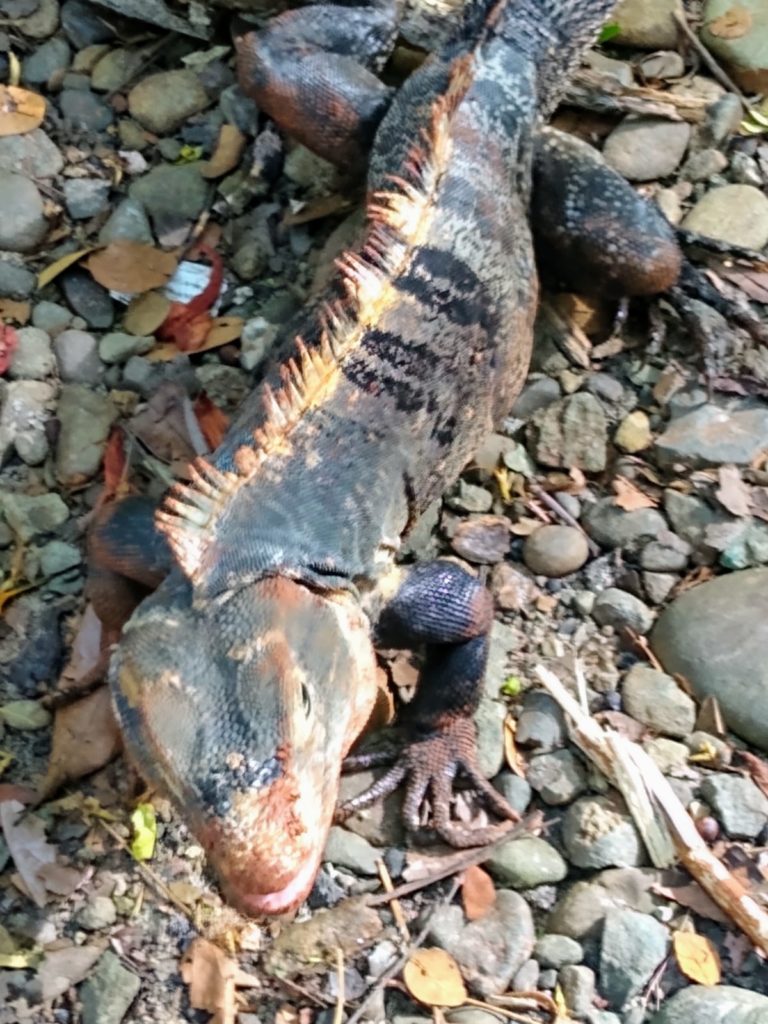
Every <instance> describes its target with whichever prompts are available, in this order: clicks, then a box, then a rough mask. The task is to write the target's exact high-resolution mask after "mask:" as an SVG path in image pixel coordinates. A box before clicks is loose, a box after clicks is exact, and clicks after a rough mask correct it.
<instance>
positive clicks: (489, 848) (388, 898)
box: [347, 814, 541, 1024]
mask: <svg viewBox="0 0 768 1024" xmlns="http://www.w3.org/2000/svg"><path fill="white" fill-rule="evenodd" d="M540 819H541V815H540V814H532V815H529V816H528V817H527V818H526V819H525V820H524V821H521V822H518V824H517V825H515V827H514V828H511V829H510V830H509V832H507V833H506V834H505V835H503V836H501V837H500V838H499V839H495V840H494V841H493V842H492V843H488V844H487V845H486V846H480V847H477V849H474V850H470V851H469V852H468V853H467V854H466V855H465V856H463V857H460V858H457V859H456V860H452V861H451V863H450V865H448V866H447V867H444V868H441V869H440V870H439V871H436V872H435V873H434V874H433V875H428V876H426V877H425V878H416V879H414V881H413V882H405V883H403V885H398V886H397V888H395V889H393V890H392V892H384V893H381V894H380V895H378V896H370V897H369V898H368V900H367V901H366V902H367V905H368V906H369V907H379V906H381V905H382V904H384V903H391V902H392V900H397V899H399V898H400V897H401V896H410V894H411V893H413V892H418V891H419V889H426V887H427V886H428V885H434V883H435V882H442V881H443V879H444V878H450V876H451V875H454V874H456V873H457V872H459V871H463V870H464V869H465V868H468V867H471V866H472V865H473V864H482V862H483V861H484V860H488V858H489V857H490V855H491V853H492V852H493V851H494V850H496V849H498V847H500V846H503V845H504V843H507V842H509V841H510V840H511V839H520V838H521V836H523V835H529V834H534V832H535V831H537V830H538V829H539V827H540V825H541V821H540ZM347 1024H349V1022H347Z"/></svg>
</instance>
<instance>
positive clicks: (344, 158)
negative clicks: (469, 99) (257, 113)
mask: <svg viewBox="0 0 768 1024" xmlns="http://www.w3.org/2000/svg"><path fill="white" fill-rule="evenodd" d="M397 20H398V19H397V10H396V4H395V3H394V2H393V0H379V2H377V3H374V4H371V5H369V6H365V7H363V6H360V7H358V6H345V5H342V4H339V3H330V4H325V3H323V4H318V5H317V6H312V7H304V8H301V9H299V10H293V11H286V12H285V13H284V14H281V15H279V16H278V17H277V18H274V19H273V20H272V21H270V22H269V24H268V25H267V26H266V27H265V28H263V29H261V30H260V31H258V32H249V33H247V34H246V35H243V36H241V37H240V38H238V39H236V40H235V44H236V46H237V51H238V58H237V70H238V78H239V81H240V87H241V89H242V90H243V92H245V93H246V95H248V96H250V97H251V98H252V99H254V100H255V101H256V104H257V105H258V107H259V108H260V109H261V110H263V111H264V112H265V113H266V114H268V115H269V116H270V117H271V118H272V119H273V120H274V121H275V122H276V123H277V124H278V125H279V126H280V127H281V128H282V129H283V130H284V131H285V132H287V133H288V134H289V135H291V136H292V137H293V138H295V139H297V140H298V141H299V142H302V143H303V144H304V145H305V146H307V147H308V148H309V149H311V150H312V151H313V152H314V153H317V154H318V155H319V156H322V157H325V159H326V160H330V161H331V162H332V163H334V164H336V165H338V166H339V167H342V168H345V169H348V168H352V169H355V168H356V167H359V169H360V170H363V169H364V167H365V162H366V160H367V156H368V151H369V150H370V147H371V145H372V143H373V136H374V134H375V132H376V129H377V128H378V126H379V122H380V121H381V119H382V117H383V116H384V113H385V112H386V110H387V108H388V107H389V104H390V102H391V99H392V95H393V92H394V90H392V89H390V88H388V87H387V86H386V85H384V84H383V82H381V81H380V80H379V79H378V78H377V77H376V74H375V72H376V71H379V70H380V69H381V67H382V66H383V64H384V62H385V60H386V58H387V57H388V56H389V54H390V52H391V50H392V48H393V47H394V43H395V38H396V36H397Z"/></svg>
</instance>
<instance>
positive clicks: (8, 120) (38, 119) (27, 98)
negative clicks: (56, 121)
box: [0, 85, 45, 136]
mask: <svg viewBox="0 0 768 1024" xmlns="http://www.w3.org/2000/svg"><path fill="white" fill-rule="evenodd" d="M44 117H45V100H44V99H43V97H42V96H39V95H38V94H37V93H36V92H29V90H28V89H19V88H17V87H16V86H15V85H0V136H2V135H25V134H26V133H27V132H31V131H33V130H34V129H35V128H39V127H40V125H41V124H42V123H43V119H44Z"/></svg>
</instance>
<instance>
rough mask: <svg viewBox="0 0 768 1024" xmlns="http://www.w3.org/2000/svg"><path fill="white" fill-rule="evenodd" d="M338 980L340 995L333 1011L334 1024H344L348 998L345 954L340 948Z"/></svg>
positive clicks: (337, 953)
mask: <svg viewBox="0 0 768 1024" xmlns="http://www.w3.org/2000/svg"><path fill="white" fill-rule="evenodd" d="M336 978H337V985H338V989H339V991H338V995H337V997H336V1006H335V1008H334V1011H333V1024H342V1021H343V1020H344V1000H345V998H346V996H345V992H344V953H343V952H342V950H341V947H340V946H337V947H336Z"/></svg>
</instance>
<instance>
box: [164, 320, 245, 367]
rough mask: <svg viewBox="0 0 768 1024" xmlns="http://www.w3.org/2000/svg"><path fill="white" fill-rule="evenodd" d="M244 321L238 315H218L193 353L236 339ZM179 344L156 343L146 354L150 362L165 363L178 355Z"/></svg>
mask: <svg viewBox="0 0 768 1024" xmlns="http://www.w3.org/2000/svg"><path fill="white" fill-rule="evenodd" d="M244 324H245V321H244V320H243V318H242V317H239V316H219V317H216V318H215V319H214V320H212V321H211V323H210V326H209V327H208V331H207V334H206V336H205V341H203V342H202V343H201V344H200V345H198V346H196V347H195V349H194V354H195V355H199V353H201V352H209V351H210V350H211V349H213V348H221V346H222V345H227V344H229V342H230V341H237V339H238V338H239V337H240V335H241V334H242V333H243V326H244ZM179 351H180V350H179V346H178V345H175V344H173V343H172V342H168V343H167V344H163V345H156V346H155V348H153V349H152V351H151V352H149V353H148V354H147V356H146V358H147V359H149V361H150V362H151V363H167V362H170V360H172V359H177V358H178V355H179Z"/></svg>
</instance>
